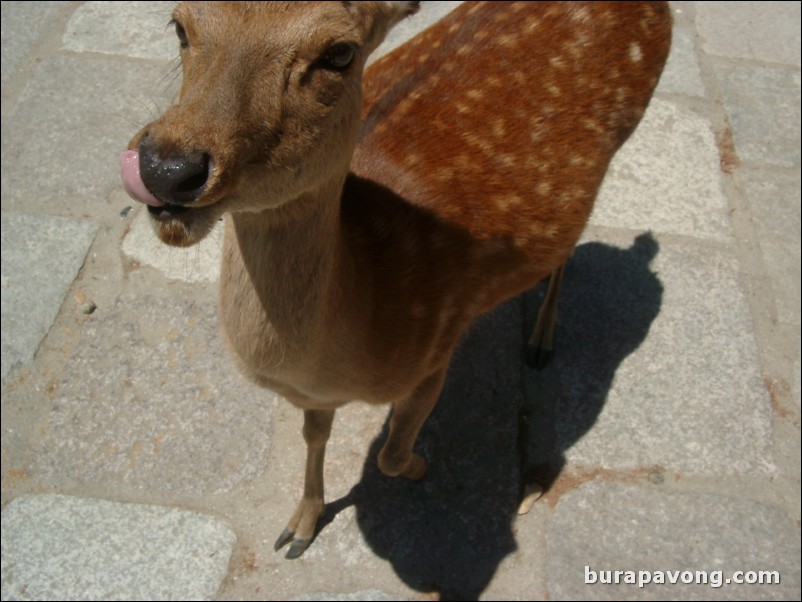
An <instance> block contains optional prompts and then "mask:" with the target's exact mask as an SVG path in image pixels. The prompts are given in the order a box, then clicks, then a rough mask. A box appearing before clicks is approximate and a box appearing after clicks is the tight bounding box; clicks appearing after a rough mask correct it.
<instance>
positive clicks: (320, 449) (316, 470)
mask: <svg viewBox="0 0 802 602" xmlns="http://www.w3.org/2000/svg"><path fill="white" fill-rule="evenodd" d="M333 421H334V410H304V427H303V435H304V440H305V441H306V474H305V475H304V495H303V497H302V498H301V502H300V503H299V504H298V507H297V508H296V509H295V514H293V515H292V518H291V519H290V522H289V523H288V524H287V528H286V529H284V531H283V532H282V533H281V535H279V538H278V539H277V540H276V543H275V545H274V546H273V548H274V549H275V550H279V549H281V548H282V547H284V546H285V545H286V544H287V543H289V542H290V541H292V543H291V544H290V548H289V549H288V550H287V554H286V555H285V558H290V559H292V558H298V556H300V555H301V554H303V553H304V551H305V550H306V548H308V547H309V544H310V543H311V542H312V537H313V536H314V534H315V526H316V525H317V519H318V518H319V517H320V515H321V514H322V513H323V461H324V459H325V456H326V442H327V441H328V440H329V435H330V434H331V423H332V422H333Z"/></svg>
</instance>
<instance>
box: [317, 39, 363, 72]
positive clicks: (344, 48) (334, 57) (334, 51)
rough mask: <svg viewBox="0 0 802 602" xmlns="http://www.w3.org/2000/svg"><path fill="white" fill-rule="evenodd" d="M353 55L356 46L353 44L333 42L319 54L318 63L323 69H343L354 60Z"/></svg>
mask: <svg viewBox="0 0 802 602" xmlns="http://www.w3.org/2000/svg"><path fill="white" fill-rule="evenodd" d="M355 56H356V48H355V47H354V45H353V44H348V43H346V42H340V43H337V44H334V46H332V47H330V48H329V49H328V50H326V52H324V53H323V54H322V55H321V56H320V59H319V64H320V66H321V67H323V68H324V69H331V70H333V71H345V70H346V69H348V67H350V66H351V63H353V62H354V57H355Z"/></svg>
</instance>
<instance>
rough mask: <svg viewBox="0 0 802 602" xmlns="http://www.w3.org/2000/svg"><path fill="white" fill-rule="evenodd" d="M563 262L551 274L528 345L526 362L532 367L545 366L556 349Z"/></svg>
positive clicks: (563, 270)
mask: <svg viewBox="0 0 802 602" xmlns="http://www.w3.org/2000/svg"><path fill="white" fill-rule="evenodd" d="M565 265H566V264H562V265H561V266H560V267H559V268H557V269H556V270H554V271H553V272H552V273H551V275H550V276H549V288H548V290H547V291H546V298H545V299H543V305H541V306H540V311H539V312H538V314H537V322H536V323H535V329H534V331H532V337H531V338H530V339H529V343H528V344H527V346H526V363H527V364H529V367H530V368H537V369H538V370H540V369H542V368H545V366H546V364H547V363H548V361H549V359H550V358H551V354H552V351H553V349H554V328H555V326H556V325H557V299H558V297H559V296H560V285H561V284H562V281H563V275H564V274H565Z"/></svg>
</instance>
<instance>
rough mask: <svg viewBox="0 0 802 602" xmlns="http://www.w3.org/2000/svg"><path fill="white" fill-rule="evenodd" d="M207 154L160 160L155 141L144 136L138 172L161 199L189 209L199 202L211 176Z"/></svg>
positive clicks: (170, 155) (191, 154) (172, 155)
mask: <svg viewBox="0 0 802 602" xmlns="http://www.w3.org/2000/svg"><path fill="white" fill-rule="evenodd" d="M211 166H212V160H211V157H210V156H209V154H208V153H204V152H193V153H181V152H178V153H171V154H169V155H168V156H167V157H165V158H163V159H162V158H161V157H160V156H159V153H158V149H157V148H156V145H155V143H154V142H153V139H152V138H151V137H150V136H147V135H146V136H145V138H144V139H143V140H142V142H141V143H140V144H139V172H140V176H141V178H142V182H143V183H144V184H145V186H146V187H147V189H148V190H149V191H150V192H151V193H152V194H153V195H154V196H155V197H157V198H158V199H160V200H161V201H164V202H165V203H169V204H173V205H187V204H190V203H193V202H195V201H197V200H198V198H200V196H201V195H202V194H203V191H204V189H205V188H206V183H207V181H208V179H209V174H210V173H211Z"/></svg>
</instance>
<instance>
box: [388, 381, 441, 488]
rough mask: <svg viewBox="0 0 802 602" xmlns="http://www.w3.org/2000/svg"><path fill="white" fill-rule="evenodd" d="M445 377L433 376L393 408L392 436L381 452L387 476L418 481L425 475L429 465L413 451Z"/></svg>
mask: <svg viewBox="0 0 802 602" xmlns="http://www.w3.org/2000/svg"><path fill="white" fill-rule="evenodd" d="M445 375H446V371H445V369H443V370H440V371H439V372H436V373H434V374H432V375H431V376H429V377H428V378H427V379H426V380H424V381H423V382H422V383H421V384H420V385H419V386H418V388H417V389H415V391H414V392H413V393H412V395H410V396H409V397H407V398H406V399H403V400H401V401H397V402H395V403H394V404H393V414H392V416H391V417H390V434H389V435H388V437H387V441H386V442H385V443H384V447H383V448H382V450H381V452H379V469H380V470H381V471H382V472H383V473H384V474H386V475H387V476H391V477H395V476H398V475H401V476H404V477H407V478H408V479H412V480H415V481H417V480H418V479H422V478H423V476H424V475H425V474H426V461H425V460H424V459H423V458H421V457H420V456H419V455H418V454H416V453H414V452H413V451H412V447H413V445H415V439H417V437H418V432H420V429H421V427H422V426H423V423H424V422H426V419H427V418H428V417H429V414H431V412H432V409H433V408H434V404H435V403H436V402H437V399H438V398H439V397H440V392H441V391H442V390H443V383H444V381H445Z"/></svg>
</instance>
